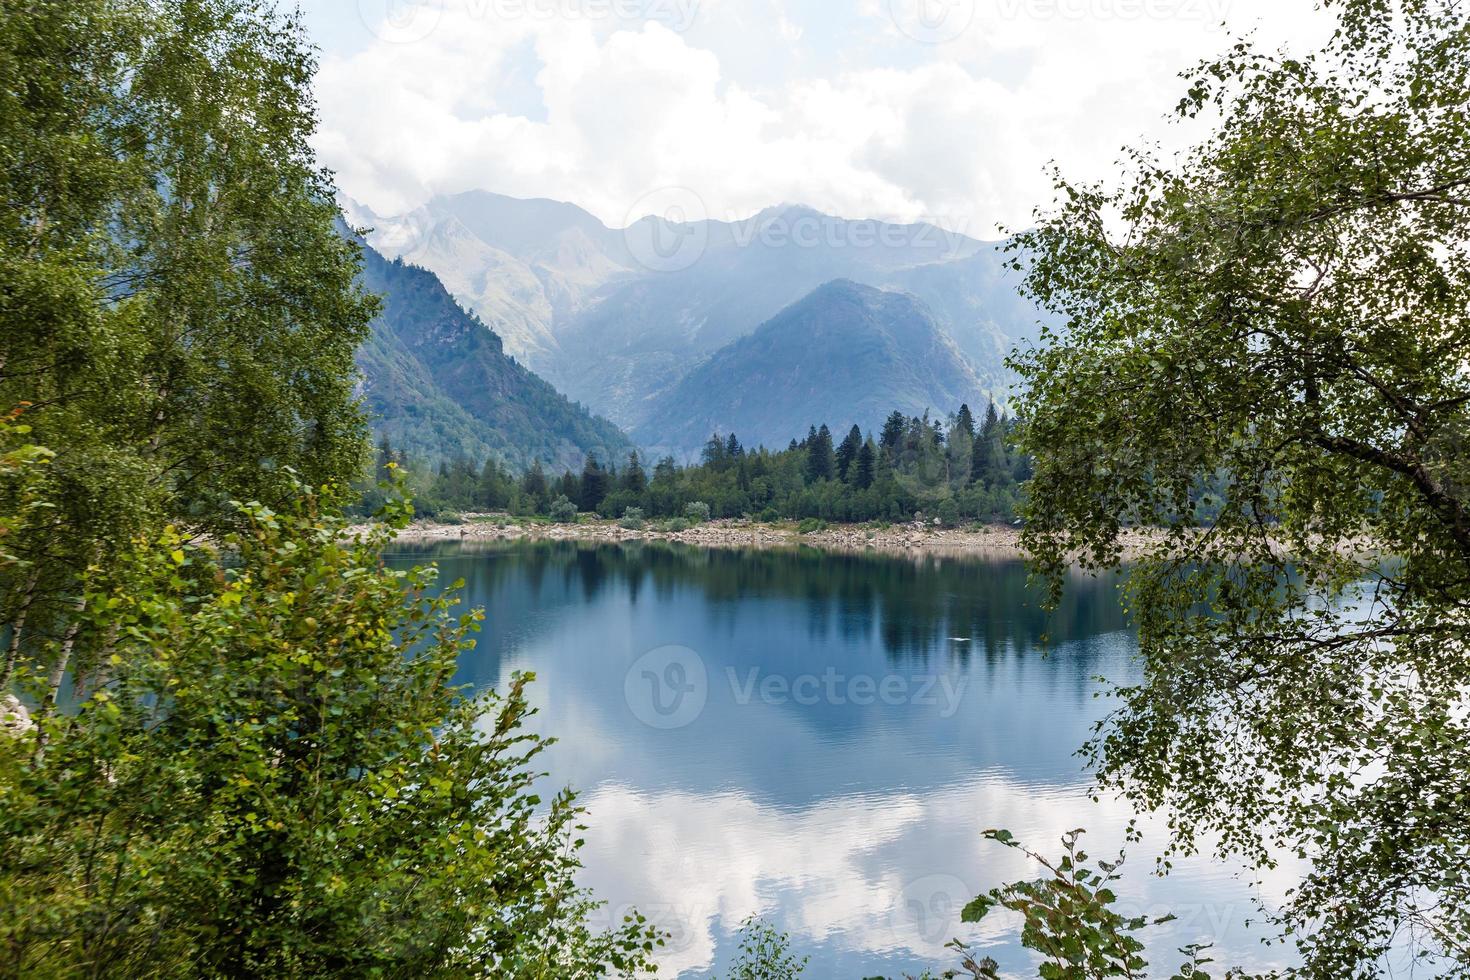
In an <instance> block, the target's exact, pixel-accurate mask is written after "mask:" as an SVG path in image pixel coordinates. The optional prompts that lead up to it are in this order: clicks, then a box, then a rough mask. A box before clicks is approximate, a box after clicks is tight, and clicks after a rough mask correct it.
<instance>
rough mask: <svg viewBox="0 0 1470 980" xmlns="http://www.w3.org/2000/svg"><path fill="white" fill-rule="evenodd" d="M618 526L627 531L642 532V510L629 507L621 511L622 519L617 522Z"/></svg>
mask: <svg viewBox="0 0 1470 980" xmlns="http://www.w3.org/2000/svg"><path fill="white" fill-rule="evenodd" d="M618 525H619V526H620V527H623V528H625V529H627V530H629V531H641V530H643V508H641V507H629V508H628V509H627V510H625V511H623V519H622V520H621V521H619V522H618Z"/></svg>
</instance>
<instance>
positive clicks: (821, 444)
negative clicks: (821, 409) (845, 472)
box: [806, 425, 837, 483]
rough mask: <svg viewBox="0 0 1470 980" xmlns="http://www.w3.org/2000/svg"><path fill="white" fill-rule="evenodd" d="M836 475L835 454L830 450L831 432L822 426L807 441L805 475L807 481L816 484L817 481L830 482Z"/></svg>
mask: <svg viewBox="0 0 1470 980" xmlns="http://www.w3.org/2000/svg"><path fill="white" fill-rule="evenodd" d="M836 473H837V460H836V454H835V453H834V452H833V449H832V430H831V429H828V428H827V426H826V425H823V426H822V427H821V428H820V429H817V430H816V431H815V432H813V433H812V435H811V436H810V437H809V438H808V440H807V448H806V475H807V480H809V481H810V482H812V483H816V482H817V481H819V480H830V479H832V477H833V476H835V475H836Z"/></svg>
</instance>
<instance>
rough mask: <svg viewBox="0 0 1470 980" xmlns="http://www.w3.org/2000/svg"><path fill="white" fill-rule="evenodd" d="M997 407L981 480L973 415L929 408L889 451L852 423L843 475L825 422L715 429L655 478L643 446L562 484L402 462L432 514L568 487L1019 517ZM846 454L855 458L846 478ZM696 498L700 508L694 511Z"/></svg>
mask: <svg viewBox="0 0 1470 980" xmlns="http://www.w3.org/2000/svg"><path fill="white" fill-rule="evenodd" d="M990 414H991V416H992V418H991V421H990V429H989V431H990V437H989V440H990V441H989V443H987V445H989V446H990V447H991V448H990V451H991V454H992V455H991V456H990V457H989V459H990V462H989V463H988V464H987V465H986V466H985V467H982V478H981V479H980V480H973V479H971V475H970V474H971V471H972V469H973V466H972V464H971V459H970V456H971V453H972V452H974V451H978V448H979V447H980V443H978V442H975V441H973V440H972V439H971V438H970V436H969V435H968V434H967V430H966V429H965V426H964V424H963V421H962V419H963V413H961V415H957V416H956V417H955V419H954V420H953V421H952V422H950V423H948V425H947V428H946V426H945V424H942V423H936V421H935V420H931V419H929V418H928V417H927V416H924V417H919V418H912V419H910V418H908V417H907V416H904V415H903V414H902V413H901V412H895V413H894V415H893V417H891V418H890V420H889V421H890V425H891V426H892V427H893V429H892V433H891V438H890V434H889V427H888V426H885V435H884V443H883V447H882V448H881V449H880V447H879V446H878V445H877V444H875V443H874V441H873V440H872V439H871V438H869V439H862V437H861V434H860V433H858V434H856V435H855V434H854V430H849V432H848V435H847V438H846V439H844V441H843V444H842V445H843V447H845V448H844V449H843V451H842V452H841V453H835V452H834V453H833V457H834V458H833V467H834V469H833V472H832V474H831V475H830V476H826V477H817V478H813V474H812V463H811V459H812V451H813V450H812V447H811V440H812V439H815V440H817V443H816V450H815V451H816V453H817V455H818V456H825V454H826V452H827V451H829V450H831V449H832V447H831V446H830V442H831V439H830V436H829V437H828V439H827V440H826V442H825V443H824V442H823V440H822V436H821V433H822V431H823V430H825V429H826V427H825V426H823V427H822V428H821V429H819V428H817V427H816V426H813V427H812V430H811V433H810V435H809V436H808V438H807V440H804V441H803V442H799V443H798V442H795V441H793V442H792V444H791V446H790V447H789V448H788V449H786V450H784V451H781V452H772V451H770V450H768V449H766V448H765V447H760V448H758V449H754V450H750V449H746V448H744V447H743V446H742V445H741V444H740V441H739V440H738V439H737V438H735V437H734V435H733V434H732V435H731V436H728V437H725V438H721V437H719V436H714V437H711V439H710V440H709V441H708V442H707V443H706V444H705V448H704V451H703V452H702V454H701V459H702V461H701V462H700V464H699V465H697V466H679V465H678V464H677V463H676V462H675V461H674V460H673V459H672V458H670V457H665V458H664V459H662V460H660V461H659V462H658V464H657V465H656V466H655V467H654V470H653V473H652V475H651V476H650V475H649V474H648V473H646V472H645V471H644V469H643V465H642V461H641V460H640V459H638V458H637V454H632V456H631V457H630V458H629V460H628V462H627V464H626V465H625V467H624V468H623V469H622V470H621V471H620V470H618V469H617V468H616V467H608V468H604V467H603V466H602V465H601V464H599V463H596V462H595V461H593V462H589V463H588V464H586V465H585V466H584V467H583V470H582V473H581V474H580V475H578V474H574V473H571V472H567V473H564V474H563V475H562V476H561V477H560V478H558V479H557V480H556V481H555V484H556V486H555V487H554V488H553V487H552V486H551V482H550V481H548V480H547V477H546V474H545V472H544V471H543V470H542V469H541V468H540V465H539V464H536V465H534V466H533V467H532V468H531V469H530V470H528V471H526V472H525V473H524V474H523V475H522V477H521V479H520V482H519V486H517V485H516V481H515V479H514V478H513V477H512V476H511V475H510V474H509V472H508V471H507V470H505V469H503V468H501V466H500V465H499V464H498V463H495V462H494V461H493V460H492V461H489V462H487V463H486V464H485V466H484V468H483V469H481V470H480V471H479V476H476V472H477V471H476V469H475V467H474V466H473V465H472V464H471V463H469V462H468V461H467V460H464V459H460V460H457V461H453V462H449V463H443V464H441V465H440V466H439V469H438V475H436V474H435V473H434V471H432V470H431V469H430V468H429V467H427V466H426V465H424V462H423V461H422V460H416V459H405V458H404V457H403V456H402V454H400V455H399V456H397V457H396V460H397V462H399V463H400V465H402V466H404V467H405V468H406V469H407V470H408V472H409V478H410V482H411V484H412V486H413V490H414V499H415V501H416V503H417V506H418V509H419V511H420V513H421V514H423V515H425V516H428V517H433V516H434V515H436V514H438V513H441V512H450V511H460V512H464V511H470V510H482V511H483V510H496V509H505V510H509V511H510V512H512V513H515V514H527V515H528V514H538V513H539V514H544V513H546V512H547V508H548V507H549V506H550V503H551V500H552V498H553V497H554V496H555V495H556V494H557V493H560V494H564V495H565V496H566V497H567V498H568V499H569V500H573V501H578V502H580V506H581V509H582V510H584V511H587V510H595V511H597V512H600V513H603V514H609V515H615V514H621V513H623V512H625V511H626V510H627V508H629V507H637V508H638V509H640V510H642V511H643V513H644V514H645V515H647V516H650V517H665V518H667V517H680V518H683V519H685V520H687V521H690V522H693V523H696V524H699V523H703V522H705V521H707V520H709V519H710V518H711V517H718V518H730V517H740V516H743V515H747V514H759V515H761V520H765V521H774V520H781V519H787V520H804V519H808V518H812V519H819V520H824V521H829V522H840V523H861V522H864V521H870V520H889V521H901V520H910V519H912V518H913V517H914V516H915V515H916V514H918V513H925V514H933V513H936V512H937V513H939V514H940V516H941V518H942V519H943V521H944V523H945V524H946V525H951V526H958V525H959V524H961V523H963V522H965V521H995V520H1012V519H1013V518H1014V516H1015V514H1016V512H1017V509H1018V508H1019V506H1020V497H1021V481H1022V480H1024V479H1025V477H1026V475H1027V474H1028V473H1029V465H1030V464H1029V461H1028V460H1027V458H1026V457H1025V456H1024V455H1022V454H1020V453H1018V452H1016V451H1015V450H1013V449H1012V448H1011V447H1010V446H1009V444H1008V440H1009V438H1010V432H1011V428H1012V422H1011V420H1010V419H1009V418H1007V417H1005V416H1003V415H1001V414H1000V413H999V412H998V410H996V409H995V407H994V406H991V410H990ZM859 440H861V441H859ZM854 447H855V448H854ZM838 456H840V457H841V458H842V460H845V461H846V462H847V466H846V471H845V472H846V478H845V479H843V478H842V469H841V466H840V465H839V460H838V459H837V457H838ZM849 456H850V459H849ZM379 458H380V460H381V459H382V458H383V450H382V448H381V447H380V450H379ZM824 467H825V464H819V466H818V468H819V469H824ZM380 468H381V467H380ZM378 499H379V498H378V497H376V496H374V491H373V490H372V489H370V488H369V489H366V490H365V495H364V502H363V503H362V504H361V505H359V510H361V511H369V512H370V510H371V508H372V507H373V506H375V505H376V503H377V502H378ZM594 499H595V504H594V503H593V501H594ZM696 505H697V510H698V512H697V513H695V512H690V511H689V510H688V508H689V507H691V506H696Z"/></svg>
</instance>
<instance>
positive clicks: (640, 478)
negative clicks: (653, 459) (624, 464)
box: [622, 449, 648, 493]
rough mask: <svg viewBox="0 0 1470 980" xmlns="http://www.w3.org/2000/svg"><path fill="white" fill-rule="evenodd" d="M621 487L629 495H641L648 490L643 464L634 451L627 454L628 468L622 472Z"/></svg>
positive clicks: (636, 451)
mask: <svg viewBox="0 0 1470 980" xmlns="http://www.w3.org/2000/svg"><path fill="white" fill-rule="evenodd" d="M622 486H623V489H624V490H626V491H628V492H629V493H642V492H643V491H644V490H646V489H648V476H647V475H646V474H645V473H644V472H643V462H642V461H641V460H640V459H639V458H638V450H636V449H635V450H633V451H632V452H631V453H629V454H628V468H627V469H626V470H624V471H623V483H622Z"/></svg>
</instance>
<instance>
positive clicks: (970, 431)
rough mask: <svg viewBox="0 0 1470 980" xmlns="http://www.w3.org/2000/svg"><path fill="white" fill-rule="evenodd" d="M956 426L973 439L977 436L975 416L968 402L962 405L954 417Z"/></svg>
mask: <svg viewBox="0 0 1470 980" xmlns="http://www.w3.org/2000/svg"><path fill="white" fill-rule="evenodd" d="M954 424H955V428H957V429H958V430H959V431H961V432H963V433H965V435H967V436H969V437H970V438H971V439H972V440H973V439H974V438H975V416H974V415H973V414H971V412H970V406H969V405H968V404H965V405H961V406H960V410H959V414H957V415H956V416H955V418H954Z"/></svg>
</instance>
